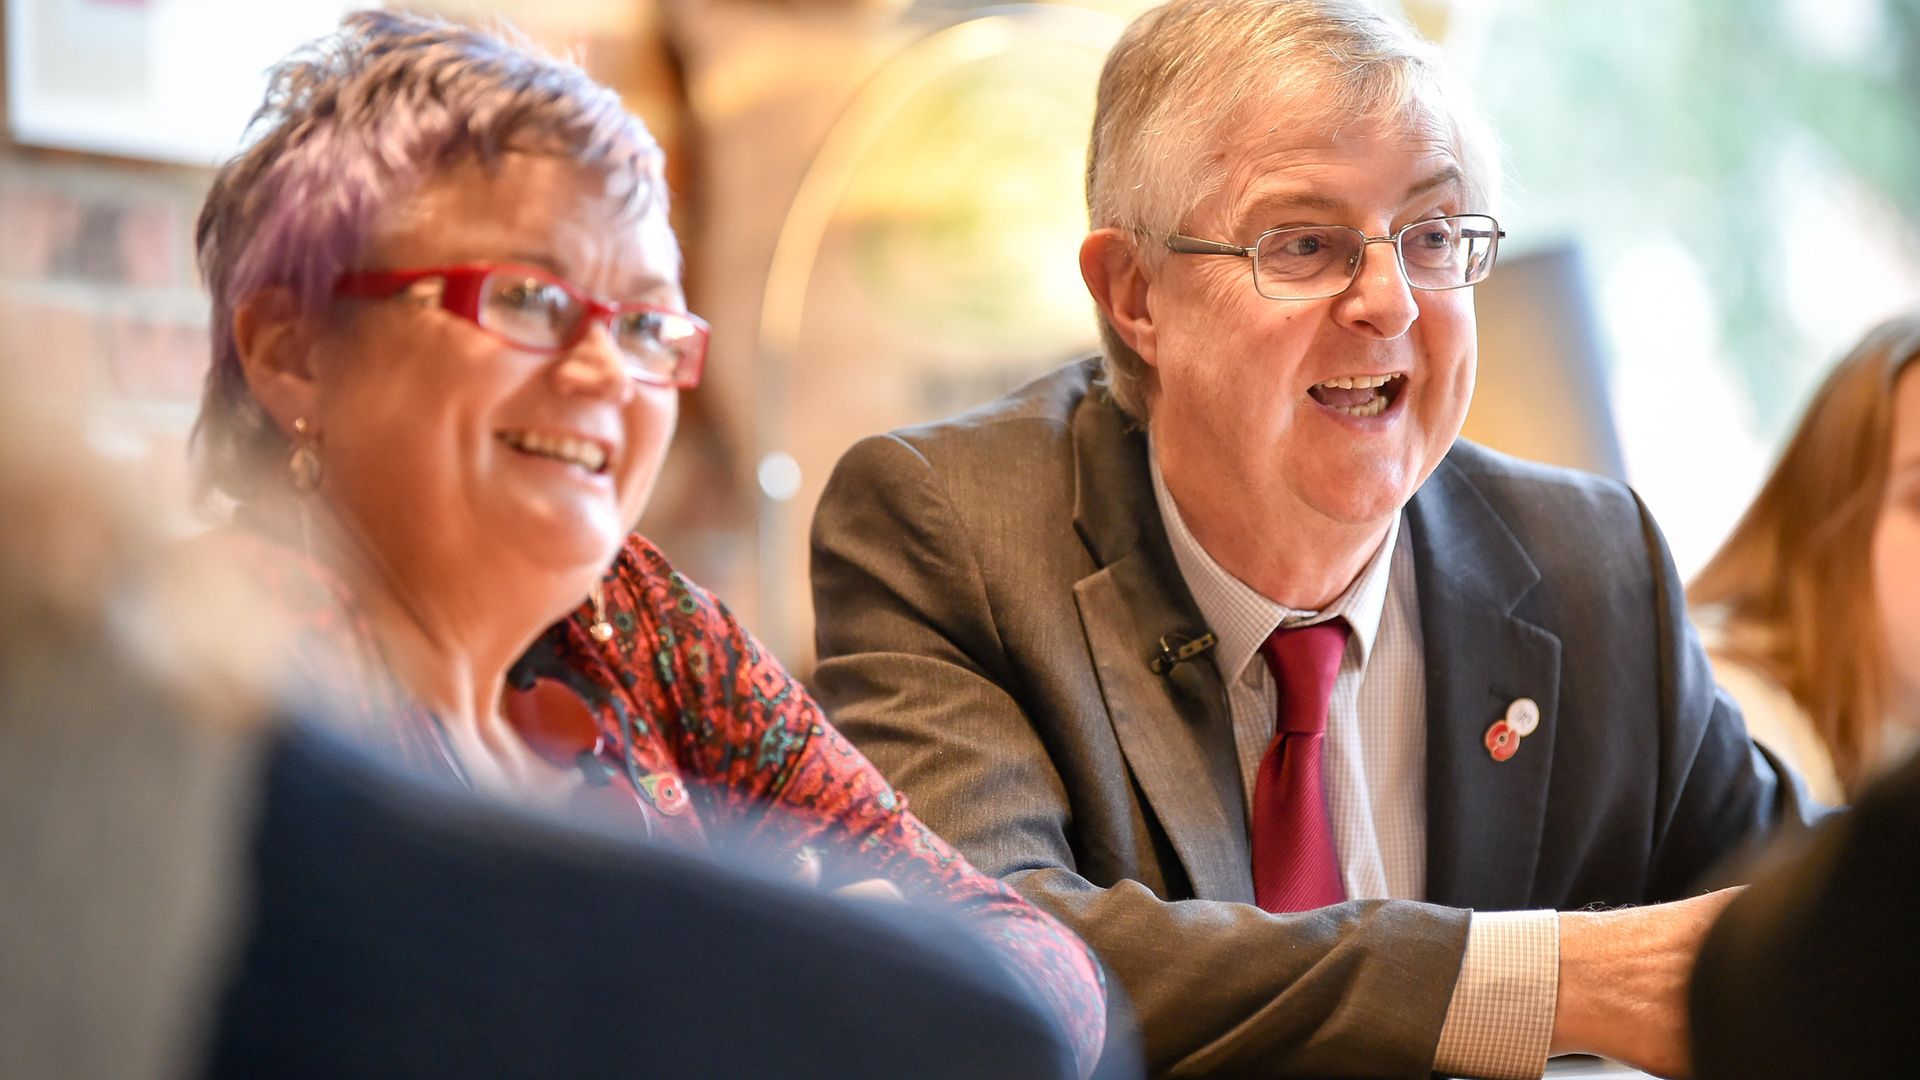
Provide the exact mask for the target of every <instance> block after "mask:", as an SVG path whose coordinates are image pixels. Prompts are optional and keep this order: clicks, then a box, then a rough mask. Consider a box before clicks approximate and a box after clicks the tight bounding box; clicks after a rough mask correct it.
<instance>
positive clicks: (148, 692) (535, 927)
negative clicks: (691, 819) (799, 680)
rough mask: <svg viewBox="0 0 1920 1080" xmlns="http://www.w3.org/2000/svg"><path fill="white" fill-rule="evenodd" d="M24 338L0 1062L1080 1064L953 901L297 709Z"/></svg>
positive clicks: (902, 1068) (36, 1071)
mask: <svg viewBox="0 0 1920 1080" xmlns="http://www.w3.org/2000/svg"><path fill="white" fill-rule="evenodd" d="M10 340H13V339H12V338H11V337H10V336H5V335H0V341H10ZM3 359H4V360H5V361H6V362H5V363H0V505H5V506H6V507H7V511H8V512H7V514H6V515H5V517H4V518H0V868H4V870H0V1018H3V1019H0V1076H4V1077H8V1078H29V1077H30V1078H33V1080H67V1078H72V1080H96V1078H101V1077H112V1078H115V1080H179V1078H183V1077H200V1076H206V1077H234V1078H243V1077H244V1078H256V1077H274V1078H276V1080H295V1078H305V1077H314V1078H321V1077H324V1078H327V1080H349V1078H355V1080H358V1078H365V1080H406V1078H427V1077H447V1078H455V1077H462V1078H464V1077H474V1076H486V1077H525V1078H529V1080H531V1078H535V1077H552V1076H607V1077H610V1076H629V1075H630V1076H740V1077H764V1076H780V1077H815V1078H820V1080H829V1078H831V1080H842V1078H846V1077H862V1078H865V1080H891V1078H894V1077H900V1076H915V1077H927V1076H938V1077H943V1078H946V1080H975V1078H978V1077H983V1076H995V1077H1000V1076H1006V1077H1030V1078H1033V1080H1070V1078H1073V1077H1075V1076H1077V1075H1078V1073H1079V1071H1080V1070H1079V1066H1078V1064H1077V1062H1076V1060H1075V1051H1074V1046H1073V1044H1072V1042H1071V1041H1070V1040H1069V1037H1068V1034H1067V1032H1066V1031H1065V1030H1064V1029H1063V1028H1062V1026H1061V1025H1060V1023H1059V1021H1058V1019H1057V1017H1056V1015H1055V1011H1054V1010H1053V1009H1052V1008H1051V1007H1048V1006H1047V1005H1045V1004H1044V1003H1043V1002H1042V1001H1041V1000H1040V999H1039V998H1038V997H1037V996H1036V995H1035V994H1034V992H1033V991H1032V989H1031V987H1030V986H1028V985H1027V984H1026V982H1025V981H1024V980H1021V979H1018V978H1017V977H1016V976H1015V975H1013V974H1012V973H1010V972H1009V971H1007V970H1006V969H1005V967H1004V965H1003V964H1002V963H1001V962H1000V957H999V956H998V955H997V950H994V949H992V948H982V943H981V942H980V940H979V939H978V938H977V937H975V936H974V935H973V934H971V933H968V932H966V931H965V929H964V928H963V927H961V926H959V925H957V924H955V923H954V922H953V921H952V920H951V919H948V918H943V917H941V915H940V913H938V912H929V911H927V910H925V909H910V908H908V907H907V906H905V905H901V904H897V903H890V902H880V901H875V900H856V901H848V900H843V899H840V898H837V897H832V896H828V895H825V894H822V893H820V892H819V891H818V890H815V889H810V888H805V887H802V886H800V885H797V884H794V883H791V882H786V881H776V880H769V879H768V878H767V877H766V876H765V875H763V874H762V875H756V874H752V873H748V872H746V871H743V870H742V869H740V868H738V867H727V866H720V865H716V864H714V863H713V862H711V861H710V860H707V859H704V858H702V857H700V855H699V853H695V852H681V851H678V850H674V849H670V848H666V847H662V846H660V845H643V844H641V843H639V842H638V841H637V840H635V839H634V838H633V836H632V835H631V830H624V831H625V832H626V833H627V834H628V835H626V836H624V837H622V836H620V835H617V834H615V833H613V832H610V831H606V832H595V831H589V830H584V829H581V828H576V827H571V826H569V825H568V824H566V823H563V822H559V821H555V820H549V819H547V818H545V817H543V816H536V815H531V814H527V813H522V812H519V811H517V810H516V809H515V808H512V807H509V806H506V805H503V804H501V803H500V802H498V801H497V800H490V799H482V798H481V797H478V796H476V795H474V794H472V793H470V792H467V791H464V790H461V789H460V788H459V787H458V786H457V785H456V784H452V783H450V782H445V781H444V780H436V779H435V778H423V777H420V776H418V775H416V774H412V773H408V772H404V771H401V770H400V769H398V768H396V767H393V766H391V765H390V764H388V763H386V762H383V761H381V760H378V759H376V758H375V757H374V756H373V755H372V754H370V753H367V752H364V751H362V750H360V749H358V748H355V747H353V746H351V745H349V744H348V743H347V742H345V741H344V740H342V739H340V738H338V737H337V736H334V735H331V734H329V732H328V731H327V729H326V728H325V727H324V726H323V725H320V724H317V723H302V722H297V721H295V720H294V719H293V718H292V717H291V716H290V715H289V714H288V713H287V709H288V708H289V706H288V705H287V704H286V703H284V702H282V701H281V699H280V693H281V687H280V686H279V685H278V683H279V674H280V667H281V661H283V660H284V658H285V655H286V648H285V647H286V645H287V638H286V637H285V636H284V635H285V632H286V631H288V630H290V629H291V628H289V627H286V626H283V625H282V624H281V623H280V621H279V620H277V619H276V618H275V616H274V614H273V612H271V611H266V610H261V609H260V607H259V605H258V604H257V603H253V602H252V597H251V596H250V594H249V591H248V590H249V584H248V582H247V581H246V580H245V579H244V578H240V577H236V576H235V575H233V574H232V573H231V571H232V569H233V568H232V567H229V566H225V565H221V564H219V563H217V562H209V561H208V560H207V559H206V558H202V557H195V556H197V555H206V554H210V553H209V552H205V551H200V552H192V551H189V552H188V553H186V557H179V556H180V554H181V553H180V552H179V549H178V548H177V547H175V546H173V545H169V544H167V543H165V542H163V541H162V539H161V538H160V536H159V535H158V534H157V530H156V529H155V528H154V526H153V525H152V524H151V523H152V522H154V521H157V520H161V519H163V518H164V517H165V516H166V515H165V513H164V511H165V509H166V507H167V506H168V505H170V504H169V502H168V500H167V497H166V496H167V495H168V494H172V493H168V492H162V491H158V490H145V489H141V488H138V487H136V486H135V483H134V480H133V478H132V477H130V476H128V475H126V471H125V470H124V469H123V468H116V467H113V466H110V465H108V464H107V463H105V462H102V461H99V460H97V459H96V458H95V457H94V455H93V454H92V453H91V452H90V450H89V448H88V447H87V446H86V445H85V444H84V443H83V442H82V441H81V438H80V432H81V431H82V430H83V429H84V426H85V425H84V424H83V419H84V418H85V414H84V413H83V408H84V406H85V404H86V403H85V402H84V401H83V400H81V399H79V398H78V397H77V396H75V395H71V394H69V395H66V396H63V397H58V398H55V397H53V396H51V395H49V394H46V393H43V392H42V387H41V382H42V381H43V378H42V377H43V375H44V374H45V373H46V372H49V371H53V372H56V373H60V372H66V371H71V370H72V369H71V368H70V367H65V366H63V362H64V361H66V360H67V358H65V357H61V356H52V357H49V356H47V355H46V354H45V353H44V351H40V352H36V353H35V355H34V360H35V366H34V367H33V368H32V369H30V368H29V367H28V365H27V364H25V363H15V362H13V361H14V357H12V356H7V357H4V358H3ZM30 370H31V372H32V375H31V376H28V372H29V371H30ZM28 383H31V385H27V384H28ZM236 626H241V627H244V628H245V630H244V632H243V633H236V632H235V631H234V628H235V627H236ZM291 707H293V708H298V707H299V706H297V705H296V706H291Z"/></svg>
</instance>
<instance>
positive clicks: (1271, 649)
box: [1260, 619, 1347, 735]
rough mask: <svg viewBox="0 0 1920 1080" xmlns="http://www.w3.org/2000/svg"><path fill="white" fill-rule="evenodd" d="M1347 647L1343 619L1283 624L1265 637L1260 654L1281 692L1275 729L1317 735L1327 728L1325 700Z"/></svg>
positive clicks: (1345, 623) (1329, 694) (1330, 690)
mask: <svg viewBox="0 0 1920 1080" xmlns="http://www.w3.org/2000/svg"><path fill="white" fill-rule="evenodd" d="M1346 650H1347V621H1346V620H1345V619H1328V620H1327V621H1326V622H1321V623H1314V624H1313V625H1312V626H1291V627H1282V628H1280V629H1278V630H1275V631H1274V632H1273V634H1272V635H1271V636H1269V637H1268V638H1267V643H1266V644H1265V645H1262V646H1261V647H1260V653H1261V655H1262V656H1265V657H1266V659H1267V669H1268V670H1269V671H1272V672H1273V682H1274V686H1275V688H1276V689H1277V690H1279V692H1280V708H1279V710H1278V712H1279V715H1278V726H1277V729H1276V730H1279V731H1283V732H1289V733H1293V734H1302V735H1317V734H1319V733H1320V732H1323V731H1325V730H1326V729H1327V701H1328V699H1329V698H1331V697H1332V696H1333V679H1334V676H1336V675H1338V674H1339V673H1340V657H1341V656H1342V655H1343V654H1344V653H1345V652H1346Z"/></svg>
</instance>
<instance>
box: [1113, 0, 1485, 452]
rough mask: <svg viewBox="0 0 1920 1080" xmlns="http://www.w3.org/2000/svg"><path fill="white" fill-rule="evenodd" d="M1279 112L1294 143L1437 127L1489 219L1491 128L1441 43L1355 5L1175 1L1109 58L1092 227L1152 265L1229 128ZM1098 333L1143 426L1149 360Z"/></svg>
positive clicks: (1220, 172)
mask: <svg viewBox="0 0 1920 1080" xmlns="http://www.w3.org/2000/svg"><path fill="white" fill-rule="evenodd" d="M1282 107H1284V108H1285V110H1286V123H1287V124H1288V125H1290V126H1291V127H1293V128H1295V129H1297V130H1298V131H1300V132H1301V133H1302V134H1303V135H1305V134H1311V133H1316V132H1323V131H1330V130H1332V129H1334V128H1336V127H1338V126H1340V125H1341V124H1345V123H1352V122H1354V121H1357V120H1362V121H1400V122H1405V123H1408V124H1413V123H1416V122H1420V121H1426V122H1434V123H1438V124H1439V125H1440V127H1441V129H1442V130H1443V131H1445V132H1447V133H1448V135H1449V136H1450V137H1451V141H1452V149H1453V153H1454V157H1455V158H1456V159H1457V160H1458V161H1459V162H1460V168H1461V171H1462V172H1463V173H1464V175H1465V178H1466V184H1467V193H1468V196H1469V198H1470V199H1471V200H1472V206H1471V207H1470V209H1472V210H1474V211H1478V212H1488V213H1490V212H1492V210H1493V200H1494V198H1495V197H1496V195H1497V193H1498V186H1499V168H1500V166H1499V155H1498V148H1497V146H1496V145H1495V144H1494V141H1493V136H1492V133H1491V130H1490V129H1489V128H1488V127H1487V125H1486V123H1485V121H1484V120H1483V119H1482V118H1481V117H1480V115H1479V113H1478V112H1477V111H1476V110H1475V109H1474V107H1473V105H1472V102H1471V101H1470V99H1469V98H1468V96H1467V94H1466V93H1465V91H1464V90H1463V89H1462V88H1461V87H1459V86H1458V85H1457V84H1456V83H1455V82H1454V81H1453V79H1452V77H1451V74H1450V72H1449V71H1448V69H1447V65H1446V64H1445V62H1444V60H1443V59H1442V58H1441V56H1440V53H1439V50H1438V48H1436V47H1435V46H1434V45H1433V44H1432V43H1431V42H1429V41H1427V40H1426V39H1424V38H1422V37H1420V36H1419V35H1418V34H1417V33H1415V32H1414V30H1413V29H1412V28H1411V27H1409V26H1407V25H1406V24H1405V23H1403V22H1400V21H1398V20H1396V19H1392V18H1389V17H1388V16H1386V15H1383V14H1381V13H1380V12H1379V11H1376V10H1374V9H1373V8H1371V7H1369V6H1368V5H1367V4H1365V3H1363V2H1361V0H1174V2H1173V3H1170V4H1166V5H1164V6H1162V7H1158V8H1155V9H1153V10H1152V11H1149V12H1147V13H1146V14H1144V15H1142V16H1140V18H1138V19H1136V20H1135V21H1134V22H1133V24H1132V25H1131V26H1129V27H1128V28H1127V30H1126V32H1125V33H1124V34H1122V35H1121V37H1120V40H1119V42H1118V43H1117V44H1115V45H1114V47H1113V51H1112V52H1110V53H1108V54H1107V63H1106V67H1105V69H1104V70H1102V72H1101V74H1100V89H1099V96H1098V99H1097V102H1096V105H1095V110H1094V119H1093V138H1092V141H1091V143H1090V144H1089V145H1088V148H1087V209H1088V214H1089V218H1090V222H1091V224H1092V227H1093V228H1096V229H1105V228H1113V229H1122V230H1125V231H1127V232H1129V233H1131V234H1133V237H1134V242H1135V243H1136V244H1138V245H1139V247H1140V255H1141V257H1142V258H1144V259H1146V260H1147V261H1148V262H1149V263H1150V264H1155V265H1157V263H1158V261H1159V260H1160V258H1161V257H1163V255H1164V254H1165V252H1164V250H1163V248H1162V244H1163V242H1164V241H1165V239H1166V238H1167V236H1169V235H1171V234H1172V233H1174V232H1176V231H1178V229H1179V225H1180V218H1181V216H1182V215H1184V214H1185V213H1186V212H1187V211H1188V210H1189V209H1191V208H1192V207H1193V206H1195V205H1197V204H1198V203H1200V202H1202V201H1204V200H1205V199H1207V198H1208V197H1209V196H1211V195H1212V194H1214V193H1215V192H1216V191H1218V190H1219V188H1220V186H1221V185H1222V184H1223V183H1225V181H1226V170H1227V162H1226V160H1225V155H1224V154H1223V153H1222V152H1221V151H1222V150H1223V149H1225V147H1226V146H1227V145H1228V144H1229V140H1230V138H1231V133H1232V132H1234V131H1236V130H1238V129H1241V128H1243V127H1245V126H1247V125H1249V124H1257V123H1261V122H1262V121H1263V119H1264V116H1269V115H1272V110H1275V109H1277V108H1282ZM1261 110H1268V112H1267V113H1265V114H1263V113H1262V112H1261ZM1248 287H1249V288H1251V287H1252V285H1251V283H1249V286H1248ZM1100 337H1101V342H1102V344H1103V347H1104V353H1105V368H1106V380H1107V384H1108V387H1109V389H1110V391H1111V392H1112V394H1113V397H1114V400H1115V402H1116V403H1118V404H1119V406H1120V407H1121V408H1122V409H1123V410H1125V411H1126V412H1127V414H1128V415H1130V416H1132V417H1133V418H1134V419H1135V420H1138V421H1142V422H1144V421H1145V420H1146V418H1147V414H1148V410H1149V408H1150V405H1151V403H1150V402H1149V401H1148V400H1147V393H1146V382H1147V366H1146V362H1145V361H1143V360H1142V359H1141V358H1140V356H1139V354H1137V353H1135V352H1134V351H1133V350H1132V349H1131V348H1130V347H1128V345H1127V344H1126V342H1124V341H1122V340H1121V339H1120V336H1119V335H1118V334H1117V333H1115V332H1114V330H1113V327H1112V326H1111V325H1109V324H1108V322H1107V320H1106V318H1105V316H1104V315H1103V316H1102V317H1101V320H1100Z"/></svg>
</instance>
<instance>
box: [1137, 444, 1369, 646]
mask: <svg viewBox="0 0 1920 1080" xmlns="http://www.w3.org/2000/svg"><path fill="white" fill-rule="evenodd" d="M1147 464H1148V468H1149V470H1150V471H1151V472H1152V474H1153V497H1154V501H1155V502H1156V503H1158V504H1159V507H1160V521H1161V523H1162V524H1163V525H1164V526H1165V527H1166V531H1167V540H1168V542H1169V543H1170V544H1171V545H1172V547H1173V558H1174V562H1176V563H1178V564H1179V567H1180V576H1181V577H1182V578H1183V579H1185V581H1186V583H1187V590H1188V591H1189V592H1191V593H1192V594H1193V602H1194V603H1195V604H1197V605H1198V606H1199V608H1200V615H1201V617H1202V618H1204V619H1205V620H1206V622H1207V628H1208V629H1210V630H1212V631H1213V633H1214V636H1215V637H1216V638H1218V639H1219V642H1218V644H1217V645H1216V646H1215V647H1214V658H1215V659H1216V661H1217V662H1218V663H1219V665H1220V672H1221V674H1222V675H1223V676H1225V678H1226V679H1227V680H1228V681H1229V682H1233V681H1237V680H1239V679H1242V678H1244V677H1245V676H1246V672H1247V665H1248V664H1250V663H1252V662H1253V660H1254V658H1255V657H1257V656H1258V655H1259V654H1260V646H1261V645H1263V644H1265V643H1266V640H1267V638H1268V637H1269V636H1271V635H1272V634H1273V631H1274V630H1275V629H1276V628H1278V627H1281V626H1306V625H1310V624H1312V623H1317V622H1324V621H1326V620H1328V619H1331V618H1333V617H1335V616H1341V617H1344V618H1345V619H1346V620H1347V625H1348V626H1350V627H1352V630H1353V641H1354V643H1356V644H1358V645H1359V647H1360V655H1359V664H1358V667H1359V668H1360V670H1362V671H1364V670H1365V669H1366V666H1367V658H1368V657H1369V656H1370V655H1371V654H1372V652H1373V642H1374V638H1375V636H1376V635H1377V634H1378V633H1379V630H1380V612H1381V609H1382V608H1384V607H1385V606H1386V602H1387V582H1388V577H1389V570H1390V569H1391V567H1392V563H1393V552H1394V549H1395V548H1396V547H1397V546H1398V541H1399V538H1400V515H1399V514H1395V515H1394V516H1393V521H1392V523H1391V524H1389V525H1388V526H1387V535H1386V536H1385V537H1384V538H1383V539H1382V540H1381V541H1380V546H1379V547H1378V548H1376V549H1375V550H1374V553H1373V556H1372V558H1370V559H1368V560H1367V565H1366V566H1365V567H1363V568H1361V570H1360V575H1359V576H1358V577H1356V578H1354V579H1353V582H1352V584H1350V585H1348V586H1347V589H1346V591H1345V592H1343V593H1341V594H1340V596H1339V597H1338V598H1337V599H1335V600H1334V602H1333V603H1331V604H1329V605H1327V607H1326V608H1325V609H1324V610H1321V611H1301V610H1298V609H1295V608H1290V607H1288V606H1286V605H1285V604H1282V603H1279V602H1277V601H1274V600H1270V599H1268V598H1267V597H1265V596H1262V595H1261V594H1260V593H1258V592H1256V591H1255V590H1254V589H1253V587H1252V586H1250V585H1248V584H1247V583H1246V582H1244V581H1241V580H1240V579H1239V578H1237V577H1234V576H1233V574H1231V573H1229V572H1228V571H1227V569H1226V568H1225V567H1223V566H1221V565H1220V564H1219V563H1217V562H1215V561H1214V559H1213V556H1211V555H1209V554H1207V550H1206V549H1205V548H1203V547H1201V546H1200V541H1198V540H1196V539H1194V536H1193V533H1192V532H1191V531H1190V530H1189V529H1188V528H1187V523H1186V521H1185V519H1183V518H1182V517H1181V516H1180V507H1179V505H1178V504H1177V503H1175V502H1174V499H1173V493H1172V492H1170V491H1168V490H1167V484H1166V480H1165V479H1164V478H1163V477H1162V476H1161V474H1160V456H1159V454H1158V453H1157V452H1156V451H1155V449H1154V446H1153V440H1152V439H1151V438H1149V439H1148V440H1147Z"/></svg>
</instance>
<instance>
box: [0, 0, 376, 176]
mask: <svg viewBox="0 0 1920 1080" xmlns="http://www.w3.org/2000/svg"><path fill="white" fill-rule="evenodd" d="M5 3H6V8H5V11H6V41H7V131H8V133H9V135H10V136H11V137H12V139H13V141H15V142H16V143H22V144H26V145H31V146H43V147H51V148H57V149H63V150H83V151H87V152H89V153H96V154H110V155H113V156H116V157H129V158H141V159H146V160H152V161H164V162H173V163H177V164H186V165H211V164H213V163H214V162H216V161H217V160H219V159H220V158H222V157H224V156H226V155H228V154H230V153H232V151H233V150H234V148H235V147H236V146H237V145H238V143H239V137H240V132H241V131H243V130H244V129H245V127H246V123H247V118H248V117H249V116H251V115H252V112H253V110H254V108H256V107H257V106H258V105H259V103H260V97H261V95H262V93H263V92H264V91H265V89H266V73H267V69H268V68H269V67H271V66H272V65H273V64H274V63H275V62H276V61H278V60H279V59H280V58H282V57H284V56H285V55H286V54H287V53H289V52H290V51H292V50H293V49H294V48H295V47H297V46H298V45H299V44H300V43H301V42H303V41H307V40H309V39H312V38H314V37H317V36H319V35H320V34H323V33H325V32H327V31H328V30H329V29H331V28H333V27H334V26H335V25H336V24H338V22H339V20H340V15H341V14H342V13H343V12H344V11H346V10H347V9H348V8H349V7H352V6H355V5H353V4H351V3H349V2H346V0H273V2H272V3H259V2H257V0H5Z"/></svg>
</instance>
